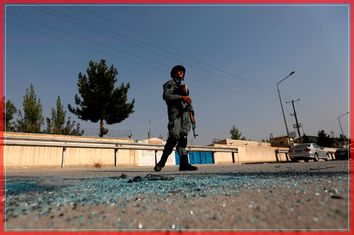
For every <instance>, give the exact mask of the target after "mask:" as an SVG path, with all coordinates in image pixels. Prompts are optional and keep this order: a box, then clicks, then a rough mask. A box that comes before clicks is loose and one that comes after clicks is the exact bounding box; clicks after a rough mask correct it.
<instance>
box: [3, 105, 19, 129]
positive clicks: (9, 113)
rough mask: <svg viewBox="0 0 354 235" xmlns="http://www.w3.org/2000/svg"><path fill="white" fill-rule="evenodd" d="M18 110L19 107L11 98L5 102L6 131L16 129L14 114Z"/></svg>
mask: <svg viewBox="0 0 354 235" xmlns="http://www.w3.org/2000/svg"><path fill="white" fill-rule="evenodd" d="M16 112H17V108H16V106H15V105H14V103H12V102H11V101H10V100H7V101H6V104H5V114H4V116H5V131H15V124H14V123H13V122H12V120H13V118H14V114H15V113H16Z"/></svg>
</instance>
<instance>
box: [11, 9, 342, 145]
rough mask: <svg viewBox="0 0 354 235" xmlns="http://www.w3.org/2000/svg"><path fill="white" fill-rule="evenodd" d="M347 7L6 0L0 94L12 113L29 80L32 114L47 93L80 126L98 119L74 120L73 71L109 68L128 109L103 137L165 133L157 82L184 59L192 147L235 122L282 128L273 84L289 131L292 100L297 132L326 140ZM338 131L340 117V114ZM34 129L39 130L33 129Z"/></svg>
mask: <svg viewBox="0 0 354 235" xmlns="http://www.w3.org/2000/svg"><path fill="white" fill-rule="evenodd" d="M348 17H349V6H348V5H134V6H133V5H101V6H100V5H67V6H63V5H56V6H54V5H7V6H6V22H5V23H6V35H5V36H6V38H5V39H6V51H5V58H6V71H5V72H6V75H5V95H6V99H9V100H11V101H12V102H13V103H14V104H15V106H16V107H17V108H21V109H22V101H23V96H24V95H25V90H26V88H28V87H29V86H30V84H33V85H34V88H35V91H36V93H37V96H38V97H39V98H40V99H41V102H42V105H43V111H44V116H45V117H49V116H50V109H51V108H54V107H55V105H56V99H57V96H58V95H59V96H60V97H61V100H62V103H63V105H64V107H65V110H66V111H67V117H68V116H70V117H72V119H74V120H76V121H78V122H79V123H80V124H81V127H82V128H83V129H84V130H86V133H87V134H90V133H92V132H93V131H92V129H96V130H98V127H99V124H98V123H92V122H85V121H82V120H78V119H76V118H75V116H74V115H73V114H71V113H70V112H69V111H68V110H67V104H69V103H70V104H74V96H75V94H76V93H77V85H76V83H77V79H78V74H79V73H80V72H82V73H86V69H87V67H88V63H89V61H90V60H93V61H97V62H98V61H99V60H100V59H105V60H106V62H107V64H108V65H112V64H113V65H114V66H115V67H116V68H118V72H119V75H118V83H121V82H123V83H125V84H126V83H130V86H131V88H130V90H129V92H128V97H129V100H132V99H133V98H134V99H135V101H136V106H135V112H134V113H133V114H131V115H130V116H129V118H128V119H126V120H124V121H123V122H121V123H119V124H114V125H108V126H106V127H108V129H109V130H110V131H111V133H119V132H120V131H121V132H122V133H126V132H129V131H131V133H132V134H133V138H134V139H139V140H141V139H145V138H146V137H147V132H148V130H149V122H150V128H151V132H152V135H153V136H156V137H157V136H159V135H162V136H163V137H164V138H166V137H167V109H166V104H165V103H164V101H163V100H162V85H163V83H164V82H165V81H167V80H168V79H170V77H169V74H170V70H171V68H172V67H173V66H174V65H176V64H183V65H184V66H185V67H186V83H187V84H189V88H190V93H191V97H192V100H193V106H194V109H195V112H196V119H197V133H198V134H199V136H198V137H197V139H193V138H192V135H190V141H189V143H190V144H197V145H204V144H209V143H211V142H212V140H213V139H225V138H230V133H229V131H230V129H231V128H232V126H233V125H235V126H236V127H237V128H238V129H239V130H240V131H241V132H242V134H243V135H244V136H245V137H246V138H247V139H252V140H261V139H266V138H269V136H270V134H271V133H272V134H273V136H275V137H276V136H280V135H285V134H286V129H285V124H284V120H283V116H282V111H281V106H280V102H279V97H278V93H277V88H276V84H277V82H279V81H281V80H282V79H283V78H285V77H286V76H287V75H288V74H289V73H290V72H291V71H295V74H293V75H292V76H291V77H289V78H288V79H286V80H284V81H283V82H281V83H280V84H279V89H280V94H281V98H282V100H283V105H284V111H285V115H286V119H287V123H288V127H289V130H290V131H295V129H294V128H293V124H294V123H295V120H294V117H293V116H291V115H290V114H292V113H293V109H292V105H291V104H290V103H286V102H287V101H288V102H289V101H291V100H297V99H299V98H300V101H297V102H295V109H296V113H297V115H298V120H299V122H300V123H301V124H302V125H303V127H302V128H301V129H300V131H301V134H303V133H304V132H305V133H306V134H307V135H317V133H318V131H319V130H322V129H323V130H325V131H326V133H327V134H333V135H334V136H335V137H338V136H339V135H340V133H341V131H340V127H339V123H338V117H339V116H340V115H341V114H344V113H346V112H348V111H349V65H348V63H349V18H348ZM340 120H341V124H342V126H343V130H344V134H346V135H347V136H348V135H349V131H348V128H349V124H348V120H349V115H344V116H343V117H341V118H340ZM43 128H45V126H43Z"/></svg>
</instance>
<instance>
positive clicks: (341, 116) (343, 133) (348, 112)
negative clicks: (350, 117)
mask: <svg viewBox="0 0 354 235" xmlns="http://www.w3.org/2000/svg"><path fill="white" fill-rule="evenodd" d="M348 113H349V112H346V113H343V114H342V115H339V116H338V122H339V127H340V130H341V132H342V136H343V137H344V132H343V128H342V125H341V124H340V118H341V117H343V116H345V115H347V114H348Z"/></svg>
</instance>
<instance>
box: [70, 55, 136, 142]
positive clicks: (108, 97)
mask: <svg viewBox="0 0 354 235" xmlns="http://www.w3.org/2000/svg"><path fill="white" fill-rule="evenodd" d="M117 75H118V70H117V69H116V68H115V67H114V66H113V65H112V66H111V67H109V68H108V66H107V65H106V61H105V60H103V59H102V60H101V61H100V62H99V63H95V62H93V61H90V62H89V68H88V69H87V75H83V74H82V73H79V78H78V82H77V86H78V91H79V94H80V96H81V97H80V96H79V95H78V94H75V104H76V105H77V106H78V107H76V108H74V107H72V106H71V105H70V104H69V105H68V108H69V111H70V112H72V113H74V114H75V115H77V117H78V118H79V119H82V120H85V121H88V120H89V121H92V122H95V123H96V122H98V121H99V123H100V124H99V125H100V134H99V136H100V137H103V136H104V135H105V134H107V133H108V130H107V129H106V128H104V121H106V123H107V124H114V123H119V122H121V121H123V120H124V119H126V118H127V117H128V116H129V114H131V113H133V112H134V103H135V100H134V99H133V100H132V102H130V103H129V102H128V97H127V93H128V90H129V88H130V85H129V83H128V84H127V85H124V84H123V83H121V85H120V86H119V87H115V83H116V82H117V79H116V78H115V77H116V76H117Z"/></svg>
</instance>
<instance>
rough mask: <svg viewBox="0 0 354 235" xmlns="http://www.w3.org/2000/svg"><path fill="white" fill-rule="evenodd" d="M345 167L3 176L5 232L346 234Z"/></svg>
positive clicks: (326, 164)
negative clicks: (265, 231) (309, 232)
mask: <svg viewBox="0 0 354 235" xmlns="http://www.w3.org/2000/svg"><path fill="white" fill-rule="evenodd" d="M349 199H350V197H349V161H327V162H326V161H319V162H309V163H304V162H299V163H274V164H248V165H199V170H198V171H196V172H179V171H178V167H177V166H170V167H165V168H164V169H163V170H162V171H161V172H159V173H156V172H154V171H153V169H152V167H129V168H125V167H117V168H114V167H103V168H99V169H98V168H93V167H89V168H63V169H60V168H54V169H45V168H41V169H6V171H5V230H8V231H22V232H26V231H29V230H31V231H33V230H41V231H43V230H45V231H46V230H50V231H55V230H60V231H92V230H95V231H96V230H100V231H259V230H262V231H263V230H267V231H349V214H350V210H349V205H352V203H350V202H349Z"/></svg>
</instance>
